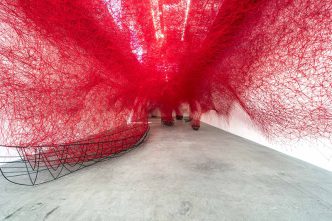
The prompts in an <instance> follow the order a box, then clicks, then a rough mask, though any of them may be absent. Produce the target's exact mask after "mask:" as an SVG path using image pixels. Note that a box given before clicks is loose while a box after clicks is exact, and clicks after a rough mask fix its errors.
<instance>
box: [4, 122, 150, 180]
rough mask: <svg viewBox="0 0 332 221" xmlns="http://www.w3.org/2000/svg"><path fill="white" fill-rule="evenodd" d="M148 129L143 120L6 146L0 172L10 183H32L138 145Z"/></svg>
mask: <svg viewBox="0 0 332 221" xmlns="http://www.w3.org/2000/svg"><path fill="white" fill-rule="evenodd" d="M148 131H149V126H148V124H147V123H144V122H142V123H135V124H130V125H126V126H124V127H120V128H116V129H114V130H111V131H105V132H103V133H100V134H97V135H93V136H90V137H88V138H87V139H84V140H80V141H76V142H72V143H68V144H61V145H53V146H34V147H8V148H10V149H11V150H14V154H11V155H10V156H0V171H1V174H2V175H3V176H4V178H5V179H6V180H8V181H10V182H12V183H15V184H19V185H26V186H34V185H39V184H43V183H47V182H50V181H53V180H56V179H58V178H60V177H63V176H66V175H68V174H70V173H73V172H75V171H78V170H80V169H83V168H85V167H88V166H91V165H93V164H95V163H98V162H100V161H104V160H106V159H110V158H113V157H116V156H119V155H122V154H123V153H125V152H127V151H129V150H131V149H133V148H135V147H137V146H139V145H140V144H141V143H142V142H144V140H145V138H146V136H147V134H148Z"/></svg>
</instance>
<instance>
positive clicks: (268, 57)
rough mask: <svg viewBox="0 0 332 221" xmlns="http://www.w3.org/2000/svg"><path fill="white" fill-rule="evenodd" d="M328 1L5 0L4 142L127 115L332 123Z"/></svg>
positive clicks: (275, 126) (298, 133)
mask: <svg viewBox="0 0 332 221" xmlns="http://www.w3.org/2000/svg"><path fill="white" fill-rule="evenodd" d="M331 43H332V6H331V4H330V2H329V1H314V0H298V1H295V0H294V1H292V0H241V1H240V0H220V1H218V0H204V1H198V0H145V1H134V0H2V1H1V2H0V112H1V115H0V137H1V143H2V144H3V145H7V146H8V145H9V146H25V147H28V146H30V147H31V146H39V145H55V146H56V145H58V144H61V143H69V142H75V141H77V140H81V139H84V138H86V137H88V136H91V135H93V134H100V133H102V132H103V131H107V130H110V129H111V128H118V127H123V126H124V125H127V122H144V123H146V122H147V116H148V114H149V112H150V111H151V110H153V109H155V108H159V109H160V110H161V112H162V117H163V118H164V119H166V120H167V119H168V120H171V119H172V112H173V111H178V109H179V106H180V105H182V104H188V105H189V106H190V110H191V116H192V117H193V118H194V120H195V121H199V118H200V116H201V114H202V113H205V112H207V111H210V110H214V111H216V112H217V113H218V114H219V115H220V116H221V117H226V118H227V117H228V116H229V113H230V109H231V107H232V105H233V104H234V103H238V104H239V105H240V106H241V107H242V108H243V110H244V111H245V112H246V113H247V114H248V116H249V117H250V118H251V119H252V121H253V122H254V123H255V124H256V125H257V127H258V128H260V129H261V130H262V131H263V132H264V133H265V134H266V135H267V136H272V137H285V138H290V139H297V138H301V137H308V136H309V137H314V138H318V137H324V138H329V139H330V138H331V135H332V121H331V120H332V87H331V83H332V44H331Z"/></svg>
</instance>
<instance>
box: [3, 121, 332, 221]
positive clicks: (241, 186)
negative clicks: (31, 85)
mask: <svg viewBox="0 0 332 221" xmlns="http://www.w3.org/2000/svg"><path fill="white" fill-rule="evenodd" d="M0 219H3V220H71V221H72V220H116V221H121V220H135V221H136V220H151V221H155V220H171V221H175V220H181V221H183V220H190V221H192V220H218V221H221V220H255V221H257V220H296V221H299V220H332V173H330V172H328V171H324V170H322V169H319V168H317V167H314V166H311V165H309V164H307V163H305V162H302V161H299V160H296V159H293V158H290V157H288V156H286V155H284V154H280V153H278V152H276V151H273V150H271V149H268V148H266V147H263V146H260V145H257V144H255V143H253V142H250V141H248V140H245V139H242V138H240V137H237V136H234V135H231V134H229V133H227V132H224V131H222V130H219V129H217V128H214V127H211V126H208V125H206V124H203V125H202V127H201V130H199V131H193V130H192V129H191V128H190V127H189V125H188V124H187V123H184V122H177V123H176V125H175V127H163V126H161V125H160V123H159V121H157V120H153V123H152V124H151V131H150V135H149V137H148V138H147V140H146V142H145V143H144V144H143V145H142V146H141V147H139V148H137V149H134V150H133V151H131V152H129V153H127V154H125V155H123V156H121V157H119V158H114V159H111V160H108V161H105V162H101V163H98V164H96V165H94V166H91V167H89V168H86V169H84V170H81V171H78V172H76V173H73V174H71V175H69V176H66V177H63V178H61V179H59V180H56V181H54V182H51V183H48V184H43V185H40V186H36V187H25V186H18V185H14V184H11V183H9V182H7V181H5V180H4V179H3V178H1V177H0Z"/></svg>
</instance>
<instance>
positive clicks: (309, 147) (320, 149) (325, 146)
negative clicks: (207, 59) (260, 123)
mask: <svg viewBox="0 0 332 221" xmlns="http://www.w3.org/2000/svg"><path fill="white" fill-rule="evenodd" d="M202 121H203V122H205V123H207V124H210V125H212V126H215V127H218V128H220V129H223V130H225V131H228V132H230V133H232V134H235V135H237V136H240V137H244V138H246V139H248V140H251V141H254V142H256V143H259V144H261V145H264V146H266V147H269V148H272V149H274V150H277V151H279V152H282V153H284V154H287V155H290V156H292V157H295V158H298V159H301V160H303V161H306V162H308V163H311V164H314V165H316V166H318V167H321V168H323V169H326V170H329V171H332V144H331V143H330V142H329V141H326V140H316V141H308V140H303V141H294V142H289V141H287V143H286V142H284V143H281V142H278V143H277V142H275V141H269V140H268V139H267V138H265V137H264V136H263V135H262V134H261V133H260V131H259V130H257V128H255V127H254V126H253V124H252V122H251V121H250V119H249V117H248V116H247V115H246V113H245V112H244V111H243V110H242V109H241V108H239V106H238V105H234V107H233V110H232V112H231V117H230V119H229V122H228V123H227V122H226V121H225V120H222V119H220V118H219V117H217V115H216V114H215V113H214V112H210V113H207V114H204V115H203V117H202Z"/></svg>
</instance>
